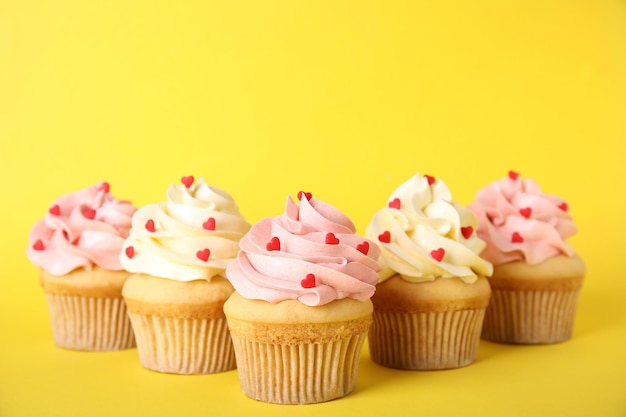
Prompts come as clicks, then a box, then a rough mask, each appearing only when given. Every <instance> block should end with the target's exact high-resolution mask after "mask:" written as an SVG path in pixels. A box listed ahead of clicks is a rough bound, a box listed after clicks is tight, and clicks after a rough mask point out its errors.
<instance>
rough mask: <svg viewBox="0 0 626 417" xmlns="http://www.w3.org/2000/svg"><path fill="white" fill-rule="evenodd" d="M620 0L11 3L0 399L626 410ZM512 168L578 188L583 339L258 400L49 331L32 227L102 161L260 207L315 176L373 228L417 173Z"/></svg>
mask: <svg viewBox="0 0 626 417" xmlns="http://www.w3.org/2000/svg"><path fill="white" fill-rule="evenodd" d="M625 120H626V3H625V2H624V1H611V0H597V1H594V0H563V1H558V0H547V1H546V0H523V1H522V0H511V1H495V0H494V1H490V0H478V1H460V0H458V1H457V0H444V1H442V2H431V1H415V2H412V1H378V2H377V1H362V0H361V1H336V0H334V1H330V0H329V1H304V2H302V1H292V0H289V1H260V2H242V1H232V2H230V1H215V2H209V1H189V0H187V1H186V0H181V1H158V0H154V1H143V2H142V1H132V0H131V1H84V0H77V1H69V0H57V1H52V0H51V1H44V0H42V1H29V0H25V1H17V0H16V1H12V0H0V141H1V142H0V143H1V153H0V166H1V168H0V169H1V172H0V174H1V176H0V178H1V181H2V183H1V184H2V189H1V190H2V204H0V219H2V220H3V227H2V232H1V235H0V236H1V237H0V239H1V240H0V241H1V243H2V244H1V251H2V252H1V253H2V258H1V259H2V268H3V272H2V278H1V282H2V283H1V284H0V308H1V314H0V416H2V417H9V416H10V417H13V416H42V415H47V416H56V415H59V416H119V417H122V416H138V415H154V416H173V415H176V416H205V415H227V414H233V415H235V414H237V415H250V416H270V415H272V416H281V415H336V416H367V415H394V416H395V415H423V416H459V415H463V416H465V415H469V416H474V415H476V416H503V415H506V416H529V415H533V416H591V415H593V416H625V415H626V376H625V375H626V313H625V312H624V311H625V306H624V303H625V301H626V299H625V296H624V292H625V291H626V284H625V281H626V277H625V276H624V272H623V270H624V266H625V265H624V256H623V249H624V244H623V242H624V234H625V232H626V228H625V227H624V221H625V220H624V212H625V211H626V199H625V197H624V196H625V194H624V192H625V185H626V180H625V177H626V169H625V168H624V165H625V162H624V148H625V147H624V143H625V142H624V141H625V140H626V122H625ZM509 169H515V170H517V171H519V172H520V173H521V174H522V175H523V176H526V177H532V178H534V179H536V180H537V181H538V182H539V183H540V185H541V186H542V187H543V189H544V191H545V192H548V193H553V194H557V195H560V196H562V197H564V198H565V199H566V200H567V201H568V203H569V205H570V211H571V213H572V214H573V216H574V217H575V220H576V222H577V224H578V226H579V230H580V231H579V234H578V235H577V236H576V237H574V238H573V239H572V240H571V243H572V244H573V245H574V246H575V247H576V249H577V250H578V252H579V253H580V254H581V255H582V256H583V258H584V259H585V260H586V262H587V264H588V276H587V280H586V284H585V287H584V290H583V293H582V297H581V301H580V308H579V314H578V319H577V324H576V331H575V334H574V338H573V339H572V340H571V341H569V342H567V343H563V344H559V345H554V346H534V347H533V346H530V347H520V346H506V345H497V344H493V343H487V342H482V343H481V346H480V351H479V356H478V360H477V362H476V363H475V364H473V365H472V366H470V367H467V368H464V369H457V370H451V371H440V372H402V371H396V370H391V369H385V368H382V367H380V366H378V365H376V364H374V363H372V361H371V360H370V359H369V355H368V351H367V349H365V350H364V351H363V356H362V362H361V368H360V373H359V378H358V382H357V386H356V389H355V391H354V392H353V393H352V394H351V395H349V396H348V397H346V398H344V399H341V400H337V401H333V402H330V403H326V404H319V405H313V406H276V405H268V404H263V403H259V402H255V401H253V400H250V399H248V398H246V397H245V396H244V395H243V394H242V393H241V392H240V390H239V386H238V380H237V374H236V372H234V371H233V372H228V373H224V374H219V375H208V376H177V375H162V374H158V373H155V372H150V371H147V370H145V369H143V368H141V366H140V365H139V363H138V361H137V357H136V351H135V350H128V351H124V352H112V353H82V352H71V351H65V350H62V349H59V348H57V347H55V346H54V345H53V343H52V339H51V335H50V330H49V324H48V317H47V310H46V306H45V300H44V297H43V293H42V291H41V289H40V288H39V284H38V279H37V270H36V269H35V268H34V267H33V266H32V265H31V264H30V263H29V262H28V260H27V259H26V256H25V253H24V249H25V247H26V244H27V235H28V231H29V229H30V227H31V226H32V225H33V224H34V223H35V222H36V221H37V220H38V219H39V218H41V217H42V216H43V215H44V213H45V210H46V209H47V208H48V206H49V204H50V203H51V202H52V201H53V200H54V199H55V198H56V197H58V196H60V195H61V194H65V193H68V192H71V191H74V190H77V189H81V188H84V187H86V186H88V185H91V184H93V183H95V182H96V181H98V180H107V181H109V182H110V183H111V191H112V192H113V193H114V195H116V196H117V197H119V198H127V199H131V200H132V201H133V202H134V203H136V204H137V205H143V204H145V203H148V202H154V201H159V200H162V199H164V197H165V190H166V188H167V186H168V185H169V184H170V183H171V182H178V181H179V179H180V177H181V176H183V175H195V176H203V177H204V178H205V180H206V181H207V182H209V183H210V184H213V185H216V186H219V187H221V188H224V189H226V190H228V191H229V192H230V193H231V194H232V195H233V197H234V198H235V199H236V200H237V201H238V203H239V206H240V208H241V210H242V212H243V213H244V214H245V216H246V217H247V218H248V220H250V221H251V222H255V221H257V220H259V219H260V218H262V217H265V216H270V215H276V214H279V213H280V212H281V211H282V209H283V205H284V200H285V197H286V196H287V195H288V194H290V195H295V194H296V193H297V191H298V190H306V191H311V192H312V193H313V194H314V195H316V196H317V197H319V198H321V199H323V200H326V201H328V202H329V203H331V204H333V205H335V206H337V207H338V208H340V209H341V210H343V211H344V212H345V213H346V214H348V215H349V216H350V217H351V218H352V219H353V220H354V222H355V224H356V225H357V227H358V229H359V232H360V233H363V231H364V229H365V226H366V225H367V223H368V221H369V218H370V216H371V215H372V214H373V213H374V211H376V210H377V209H378V208H380V207H381V206H382V205H384V204H385V202H386V199H387V197H388V195H389V194H390V193H391V191H392V190H393V189H394V188H395V187H397V186H398V185H399V184H400V183H402V182H403V181H405V180H406V179H408V178H409V177H410V176H411V175H412V174H413V173H415V172H418V171H419V172H421V173H428V174H430V175H434V176H436V177H438V178H441V179H443V180H444V181H445V182H446V183H447V184H448V186H449V187H450V188H451V190H452V193H453V195H454V196H455V199H456V200H457V201H459V202H461V203H463V204H468V203H469V202H471V200H472V198H473V196H474V193H475V192H476V190H478V188H480V187H482V186H483V185H485V184H486V183H488V182H491V181H493V180H495V179H498V178H500V177H502V176H504V175H506V173H507V171H508V170H509Z"/></svg>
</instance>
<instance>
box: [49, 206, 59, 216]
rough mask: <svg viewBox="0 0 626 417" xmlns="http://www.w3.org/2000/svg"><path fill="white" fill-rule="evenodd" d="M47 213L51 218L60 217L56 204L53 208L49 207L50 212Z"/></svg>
mask: <svg viewBox="0 0 626 417" xmlns="http://www.w3.org/2000/svg"><path fill="white" fill-rule="evenodd" d="M48 212H49V213H50V214H52V215H53V216H60V215H61V207H59V205H58V204H55V205H54V206H52V207H50V210H48Z"/></svg>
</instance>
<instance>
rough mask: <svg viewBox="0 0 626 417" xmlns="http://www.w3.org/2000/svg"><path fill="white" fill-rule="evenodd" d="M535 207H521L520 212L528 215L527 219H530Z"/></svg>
mask: <svg viewBox="0 0 626 417" xmlns="http://www.w3.org/2000/svg"><path fill="white" fill-rule="evenodd" d="M532 212H533V209H531V208H530V207H524V208H522V209H519V214H521V215H522V216H523V217H526V218H527V219H530V215H531V214H532Z"/></svg>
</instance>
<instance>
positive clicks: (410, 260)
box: [366, 174, 492, 370]
mask: <svg viewBox="0 0 626 417" xmlns="http://www.w3.org/2000/svg"><path fill="white" fill-rule="evenodd" d="M475 228H476V218H475V217H474V215H473V214H472V213H471V212H470V211H469V210H467V209H466V208H464V207H462V206H460V205H459V204H457V203H456V202H453V201H452V196H451V194H450V191H449V189H448V187H447V186H446V185H445V184H444V182H443V181H441V180H438V179H435V178H433V177H431V176H428V175H425V176H420V175H419V174H416V175H415V176H413V177H412V178H411V179H410V180H409V181H407V182H405V183H404V184H402V185H401V186H400V187H399V188H398V189H397V190H395V191H394V192H393V193H392V194H391V197H390V199H389V202H388V205H387V207H385V208H383V209H381V210H379V211H378V212H376V214H374V216H373V218H372V221H371V223H370V225H369V226H368V227H367V230H366V236H367V237H369V238H370V239H376V240H377V241H378V244H379V245H380V250H381V256H380V259H379V261H380V263H381V264H382V265H383V270H382V271H381V272H380V282H379V283H378V285H377V286H376V293H375V294H374V296H373V297H372V302H373V303H374V322H373V324H372V327H371V329H370V332H369V339H368V340H369V347H370V354H371V356H372V359H373V360H374V361H375V362H377V363H379V364H381V365H383V366H387V367H391V368H399V369H412V370H431V369H448V368H458V367H462V366H466V365H469V364H471V363H472V362H474V360H475V359H476V355H477V351H478V344H479V341H480V332H481V327H482V322H483V318H484V315H485V309H486V308H487V305H488V303H489V297H490V293H491V291H490V288H489V284H488V282H487V280H486V278H485V276H488V275H490V274H491V272H492V266H491V264H490V263H489V262H486V261H485V260H483V259H481V258H480V257H479V256H478V253H479V252H480V251H481V250H482V249H483V248H484V246H485V243H484V242H483V241H482V240H480V239H479V238H478V237H477V236H476V233H475Z"/></svg>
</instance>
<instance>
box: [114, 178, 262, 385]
mask: <svg viewBox="0 0 626 417" xmlns="http://www.w3.org/2000/svg"><path fill="white" fill-rule="evenodd" d="M249 228H250V224H249V223H248V222H247V221H246V220H245V219H244V217H243V216H242V215H241V213H240V212H239V207H238V206H237V204H236V203H235V201H234V199H233V198H232V197H231V196H230V195H229V194H228V193H227V192H226V191H224V190H221V189H219V188H217V187H214V186H210V185H208V184H206V183H205V182H204V180H203V179H202V178H199V179H198V181H197V182H196V183H195V184H194V178H193V177H191V176H188V177H183V178H182V184H171V185H170V187H169V188H168V190H167V200H166V201H163V202H159V203H153V204H147V205H145V206H143V207H141V208H139V210H137V212H136V213H135V215H134V216H133V220H132V229H131V232H130V236H129V237H128V239H126V242H125V243H124V251H123V253H122V254H121V261H122V265H124V268H126V270H127V271H129V272H132V273H133V274H132V275H131V276H130V278H129V279H128V281H127V282H126V284H125V285H124V289H123V292H122V294H123V296H124V299H125V301H126V304H127V306H128V312H129V315H130V319H131V321H132V324H133V329H134V331H135V337H136V339H137V352H138V355H139V361H140V363H141V364H142V365H143V366H144V367H145V368H147V369H151V370H154V371H159V372H169V373H176V374H211V373H217V372H223V371H228V370H231V369H234V368H235V366H236V364H235V354H234V352H233V347H232V342H231V339H230V334H229V332H228V326H227V323H226V318H225V317H224V311H223V305H224V302H225V301H226V299H227V298H228V297H229V296H230V295H231V294H232V292H233V291H234V289H233V287H232V285H231V284H230V282H228V280H227V279H226V276H225V270H226V266H227V265H228V264H229V263H230V262H231V261H232V260H233V259H235V256H237V252H238V251H239V239H241V237H242V236H243V235H244V234H245V233H246V232H247V231H248V229H249Z"/></svg>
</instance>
